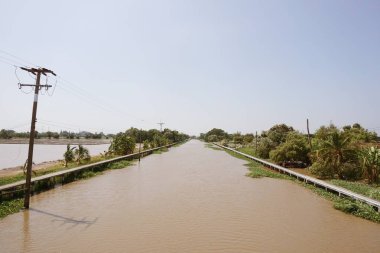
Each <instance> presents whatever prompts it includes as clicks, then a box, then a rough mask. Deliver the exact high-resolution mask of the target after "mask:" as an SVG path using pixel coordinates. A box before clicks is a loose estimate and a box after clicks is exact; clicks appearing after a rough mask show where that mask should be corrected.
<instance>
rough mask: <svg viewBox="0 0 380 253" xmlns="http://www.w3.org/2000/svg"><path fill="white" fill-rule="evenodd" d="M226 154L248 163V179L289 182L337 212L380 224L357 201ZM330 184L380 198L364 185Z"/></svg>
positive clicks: (373, 213) (375, 215) (379, 190)
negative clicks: (301, 187)
mask: <svg viewBox="0 0 380 253" xmlns="http://www.w3.org/2000/svg"><path fill="white" fill-rule="evenodd" d="M226 152H227V153H229V154H230V155H232V156H234V157H237V158H240V159H243V160H246V161H248V163H247V164H246V166H247V167H248V169H249V172H248V174H247V176H249V177H252V178H261V177H269V178H278V179H287V180H291V181H293V182H295V183H297V184H300V185H302V186H304V187H306V188H308V189H310V190H312V191H313V192H315V193H317V194H318V195H320V196H322V197H324V198H325V199H328V200H330V201H332V202H333V204H334V208H335V209H337V210H341V211H343V212H345V213H349V214H352V215H355V216H358V217H361V218H364V219H367V220H370V221H374V222H377V223H380V213H379V212H377V211H375V210H374V209H373V208H372V207H371V206H369V205H367V204H363V203H361V202H359V201H354V200H351V199H347V198H342V197H339V196H338V195H336V194H334V193H331V192H328V191H326V190H324V189H321V188H318V187H315V186H314V185H311V184H307V183H304V182H301V181H298V180H296V179H295V178H293V177H290V176H288V175H284V174H281V173H278V172H276V171H273V170H270V169H267V168H265V167H264V166H262V165H261V164H259V163H256V162H254V161H252V160H250V159H248V158H246V157H244V156H242V155H239V154H236V153H234V152H232V151H229V150H226ZM330 182H331V183H333V184H336V185H338V186H342V187H344V186H347V188H349V189H350V190H353V191H356V192H358V193H360V192H359V190H358V189H360V191H361V193H362V194H364V195H366V196H370V195H371V196H377V197H376V198H377V199H379V198H380V188H377V190H376V191H374V190H373V188H371V187H369V186H368V185H365V184H362V185H360V184H359V183H353V182H346V181H343V180H334V181H330ZM347 184H349V185H347Z"/></svg>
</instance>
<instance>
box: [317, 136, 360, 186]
mask: <svg viewBox="0 0 380 253" xmlns="http://www.w3.org/2000/svg"><path fill="white" fill-rule="evenodd" d="M316 157H317V159H318V160H319V161H321V162H322V163H323V164H324V166H328V167H331V168H332V170H333V172H334V173H336V174H337V175H338V177H339V178H340V179H343V174H342V168H343V165H344V164H345V163H347V162H351V161H353V160H355V158H356V153H355V150H354V149H353V147H352V145H351V142H350V138H349V137H347V136H346V135H345V134H344V132H339V131H334V132H332V133H331V135H329V136H328V138H327V139H326V140H323V141H322V142H321V143H320V146H319V149H318V150H317V151H316Z"/></svg>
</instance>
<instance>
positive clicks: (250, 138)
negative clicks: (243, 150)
mask: <svg viewBox="0 0 380 253" xmlns="http://www.w3.org/2000/svg"><path fill="white" fill-rule="evenodd" d="M254 138H255V136H254V135H253V134H246V135H244V137H243V142H244V144H249V143H251V142H252V141H253V139H254Z"/></svg>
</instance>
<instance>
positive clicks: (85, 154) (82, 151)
mask: <svg viewBox="0 0 380 253" xmlns="http://www.w3.org/2000/svg"><path fill="white" fill-rule="evenodd" d="M74 154H75V161H76V162H77V163H78V165H79V164H81V163H82V161H85V162H89V161H90V159H91V156H90V152H89V151H88V149H87V148H85V147H83V146H82V145H78V148H77V149H75V151H74Z"/></svg>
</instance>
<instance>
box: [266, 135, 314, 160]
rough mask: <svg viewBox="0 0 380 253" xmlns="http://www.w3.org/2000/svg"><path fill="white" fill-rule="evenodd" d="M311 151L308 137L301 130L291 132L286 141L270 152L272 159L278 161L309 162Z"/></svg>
mask: <svg viewBox="0 0 380 253" xmlns="http://www.w3.org/2000/svg"><path fill="white" fill-rule="evenodd" d="M309 152H310V149H309V146H308V143H307V138H306V137H305V136H304V135H302V134H300V133H299V132H290V133H289V134H288V135H287V136H286V141H285V142H284V143H281V144H280V145H279V146H277V147H276V149H274V150H272V151H271V152H270V159H271V160H273V161H275V162H278V163H282V162H286V161H293V162H294V161H299V162H304V163H306V164H308V163H309V162H310V161H309V157H308V153H309Z"/></svg>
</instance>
